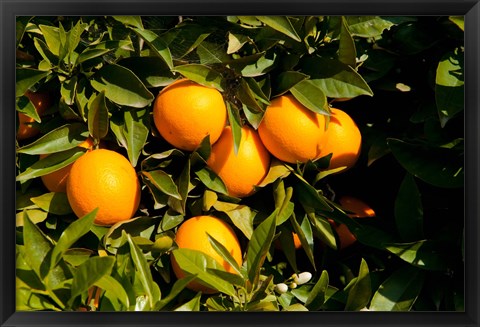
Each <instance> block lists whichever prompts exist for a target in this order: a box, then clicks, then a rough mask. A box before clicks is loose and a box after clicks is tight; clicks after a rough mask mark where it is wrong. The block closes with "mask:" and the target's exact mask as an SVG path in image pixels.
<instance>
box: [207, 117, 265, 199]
mask: <svg viewBox="0 0 480 327" xmlns="http://www.w3.org/2000/svg"><path fill="white" fill-rule="evenodd" d="M207 164H208V166H209V167H210V168H212V170H213V171H214V172H215V173H216V174H217V175H219V176H220V178H221V179H222V180H223V182H224V183H225V185H226V187H227V190H228V193H229V194H230V195H231V196H234V197H239V198H241V197H245V196H248V195H251V194H252V193H253V192H254V185H258V184H260V182H261V181H262V180H263V178H264V177H265V176H266V175H267V173H268V170H269V168H270V153H269V152H268V151H267V149H265V147H264V146H263V144H262V141H261V140H260V138H259V137H258V134H257V132H255V130H253V129H252V128H251V127H248V126H246V125H244V126H243V127H242V138H241V140H240V146H239V148H238V153H237V154H235V151H234V142H233V135H232V129H231V127H230V126H227V127H225V129H224V131H223V133H222V135H221V136H220V138H219V139H218V141H217V143H215V144H214V145H213V146H212V151H211V154H210V157H209V158H208V161H207Z"/></svg>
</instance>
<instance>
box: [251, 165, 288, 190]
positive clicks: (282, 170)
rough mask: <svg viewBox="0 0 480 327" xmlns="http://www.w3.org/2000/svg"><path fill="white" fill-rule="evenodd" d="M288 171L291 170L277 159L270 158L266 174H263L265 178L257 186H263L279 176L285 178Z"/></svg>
mask: <svg viewBox="0 0 480 327" xmlns="http://www.w3.org/2000/svg"><path fill="white" fill-rule="evenodd" d="M290 173H291V170H290V169H288V167H287V166H286V165H285V164H284V163H283V162H281V161H279V160H277V159H272V162H271V163H270V168H269V170H268V173H267V176H265V178H264V179H263V180H262V182H261V183H260V184H259V185H258V186H259V187H264V186H266V185H268V184H271V183H273V182H275V181H276V180H277V179H279V178H286V177H287V176H288V175H290Z"/></svg>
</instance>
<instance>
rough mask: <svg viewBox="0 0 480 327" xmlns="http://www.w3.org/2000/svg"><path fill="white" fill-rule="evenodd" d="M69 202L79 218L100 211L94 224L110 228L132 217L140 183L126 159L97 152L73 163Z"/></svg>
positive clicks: (69, 179)
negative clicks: (96, 209) (95, 210)
mask: <svg viewBox="0 0 480 327" xmlns="http://www.w3.org/2000/svg"><path fill="white" fill-rule="evenodd" d="M67 198H68V202H69V203H70V206H71V207H72V210H73V212H74V213H75V214H76V215H77V216H78V217H82V216H84V215H86V214H87V213H89V212H91V211H93V210H94V209H95V208H97V207H98V208H99V210H98V212H97V216H96V218H95V223H96V224H98V225H106V226H110V225H113V224H115V223H117V222H119V221H124V220H128V219H130V218H132V217H133V215H134V214H135V212H136V211H137V208H138V206H139V203H140V183H139V181H138V178H137V174H136V172H135V169H134V168H133V167H132V165H131V164H130V162H129V161H128V160H127V159H126V158H125V157H124V156H122V155H121V154H119V153H117V152H115V151H111V150H105V149H97V150H93V151H91V152H87V153H86V154H84V155H83V156H81V157H80V158H78V159H77V160H76V161H75V162H74V163H73V165H72V168H71V170H70V174H69V176H68V178H67Z"/></svg>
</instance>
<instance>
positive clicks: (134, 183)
mask: <svg viewBox="0 0 480 327" xmlns="http://www.w3.org/2000/svg"><path fill="white" fill-rule="evenodd" d="M27 96H28V97H29V98H30V100H31V101H32V103H34V104H35V106H36V108H37V112H38V113H39V115H42V114H43V112H44V110H45V107H46V106H48V104H47V103H44V102H43V103H42V102H41V101H40V102H39V101H38V99H36V98H35V95H34V94H33V93H28V94H27ZM227 119H228V117H227V108H226V106H225V101H224V99H223V96H222V94H221V93H220V92H219V91H217V90H215V89H212V88H207V87H205V86H202V85H199V84H197V83H195V82H192V81H190V80H187V79H181V80H178V81H176V82H174V83H172V84H170V85H169V86H167V87H165V88H164V89H163V90H162V91H161V92H160V93H159V94H158V96H157V98H156V100H155V103H154V106H153V120H154V123H155V127H156V129H157V130H158V132H159V133H160V135H161V136H162V137H163V138H164V139H165V140H166V141H167V142H168V143H170V144H171V145H173V146H174V147H176V148H178V149H181V150H185V151H194V150H195V149H197V148H198V147H199V146H200V144H201V142H202V141H203V140H204V139H205V137H206V136H209V140H210V144H211V154H210V156H209V158H208V160H207V162H206V164H207V165H208V166H209V167H210V168H211V170H213V171H214V172H215V173H216V174H217V175H218V176H219V177H220V178H221V179H222V181H223V182H224V184H225V186H226V188H227V191H228V193H229V195H230V196H233V197H237V198H243V197H247V196H250V195H252V194H253V193H254V191H255V186H256V185H258V184H260V183H261V182H262V180H263V179H264V178H265V176H266V175H267V173H268V171H269V168H270V162H271V158H272V156H273V157H276V158H277V159H279V160H281V161H284V162H287V163H294V164H295V163H304V162H307V161H308V160H316V159H319V158H321V157H324V156H326V155H329V154H332V155H331V159H330V165H329V169H335V168H341V167H344V169H349V168H351V167H353V166H354V165H355V163H356V161H357V159H358V157H359V154H360V147H361V134H360V131H359V129H358V127H357V125H356V124H355V122H354V121H353V120H352V118H351V117H350V116H349V115H348V114H347V113H345V112H343V111H341V110H339V109H335V108H332V109H331V115H330V116H325V115H321V114H317V113H314V112H313V111H310V110H309V109H307V108H305V107H304V106H303V105H302V104H301V103H300V102H299V101H297V100H296V99H295V98H294V97H293V96H292V95H288V94H287V95H282V96H279V97H277V98H275V99H273V100H272V101H271V104H270V105H269V106H268V107H267V109H266V111H265V114H264V117H263V119H262V122H261V123H260V125H259V127H258V129H257V130H255V129H253V128H252V127H250V126H249V125H248V124H243V126H242V127H241V140H240V144H239V147H238V149H237V151H235V150H234V148H235V146H234V136H233V131H232V128H231V127H230V126H227ZM19 122H20V126H19V129H18V132H17V139H25V138H29V137H31V136H34V135H36V134H37V133H38V129H36V127H34V126H31V123H32V122H33V120H31V119H30V118H29V117H27V116H25V115H23V114H19ZM79 146H80V147H83V148H86V149H87V152H86V154H85V155H83V156H81V157H80V158H79V159H78V160H76V161H75V162H74V163H73V164H71V165H69V166H67V167H64V168H63V169H61V170H57V171H55V172H53V173H50V174H48V175H45V176H42V181H43V183H44V185H45V186H46V187H47V188H48V189H49V190H50V191H51V192H66V194H67V198H68V201H69V203H70V205H71V207H72V210H73V212H74V213H75V214H76V215H77V216H78V217H82V216H83V215H85V214H87V213H89V212H91V211H92V210H94V209H95V208H99V210H98V212H97V216H96V220H95V222H96V223H97V224H100V225H106V226H111V225H113V224H115V223H117V222H120V221H124V220H128V219H130V218H132V217H133V216H134V214H135V213H136V211H137V209H138V206H139V203H140V193H141V190H140V184H139V181H138V177H137V174H136V171H135V169H134V167H133V166H132V165H131V164H130V162H129V161H128V160H127V159H126V158H125V157H124V156H122V155H121V154H119V153H117V152H115V151H111V150H107V149H98V148H96V149H93V147H94V144H93V141H92V140H91V139H90V138H89V139H87V140H86V141H85V142H83V143H82V144H80V145H79ZM45 156H46V155H42V156H41V158H43V157H45ZM352 201H353V202H355V199H354V200H352V199H350V200H349V201H346V202H345V203H341V204H342V205H343V206H344V208H345V210H347V211H349V212H351V214H352V217H354V216H355V214H356V216H359V215H360V216H371V215H372V212H365V210H366V209H364V208H360V209H359V207H358V202H355V203H357V206H355V204H354V205H353V206H352ZM365 206H366V205H365ZM362 210H363V211H362ZM367 211H368V210H367ZM373 215H374V213H373ZM331 223H332V226H334V227H335V229H336V230H337V233H338V235H339V237H340V243H341V246H342V247H345V246H348V245H349V244H351V243H353V242H354V240H355V239H354V236H353V235H352V234H351V233H349V232H348V229H347V230H344V229H345V228H346V227H345V226H342V225H335V224H334V223H333V222H331ZM206 231H208V233H210V234H211V235H212V236H213V237H214V238H215V239H216V240H217V241H219V242H220V243H222V244H223V245H224V246H225V247H226V249H227V250H228V251H229V252H230V253H231V254H232V256H233V257H234V259H235V261H237V263H238V264H239V265H241V261H242V252H241V250H240V244H239V241H238V239H237V237H236V235H235V233H234V231H233V229H232V228H231V227H230V226H229V225H227V224H226V223H225V222H223V221H222V220H221V219H218V218H215V217H211V216H200V217H194V218H190V219H188V220H186V221H185V222H184V223H183V224H182V225H181V226H180V227H179V228H178V230H177V233H176V238H175V242H176V244H177V245H178V247H179V248H189V249H194V250H199V251H202V252H204V253H206V254H208V255H210V256H211V257H213V258H214V259H215V260H217V261H218V262H219V263H220V264H221V265H222V266H224V268H225V269H226V270H227V271H230V272H231V271H232V269H231V267H230V265H229V264H228V263H227V262H226V261H225V260H224V259H223V258H221V257H220V256H219V255H218V254H217V253H216V251H215V250H214V249H213V247H212V246H211V245H210V242H209V240H208V237H207V234H206ZM293 237H294V244H295V248H300V247H301V244H300V241H299V239H298V236H297V235H296V234H294V235H293ZM172 267H173V271H174V273H175V274H176V276H177V277H178V278H181V277H182V276H184V273H183V272H182V271H181V269H180V268H179V267H178V265H177V263H176V262H175V260H174V259H173V256H172ZM189 287H190V288H192V289H195V290H202V291H204V292H207V293H208V292H209V288H208V287H205V286H204V285H201V284H199V283H196V282H193V283H191V284H189Z"/></svg>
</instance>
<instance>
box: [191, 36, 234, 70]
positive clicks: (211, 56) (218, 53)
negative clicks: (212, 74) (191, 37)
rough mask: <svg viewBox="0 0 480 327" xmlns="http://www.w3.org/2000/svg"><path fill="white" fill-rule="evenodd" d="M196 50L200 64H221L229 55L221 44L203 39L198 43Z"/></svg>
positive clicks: (227, 59)
mask: <svg viewBox="0 0 480 327" xmlns="http://www.w3.org/2000/svg"><path fill="white" fill-rule="evenodd" d="M196 52H197V55H198V57H199V58H200V63H201V64H202V65H212V64H222V63H225V62H228V61H229V60H230V56H229V55H227V53H226V52H225V49H224V47H223V44H216V43H210V42H208V41H203V42H201V43H200V44H198V46H197V49H196Z"/></svg>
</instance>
